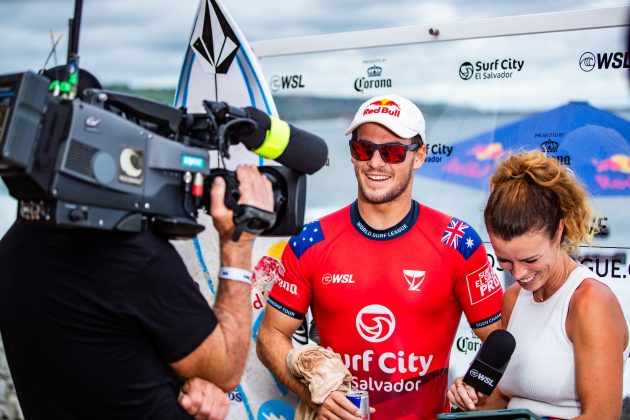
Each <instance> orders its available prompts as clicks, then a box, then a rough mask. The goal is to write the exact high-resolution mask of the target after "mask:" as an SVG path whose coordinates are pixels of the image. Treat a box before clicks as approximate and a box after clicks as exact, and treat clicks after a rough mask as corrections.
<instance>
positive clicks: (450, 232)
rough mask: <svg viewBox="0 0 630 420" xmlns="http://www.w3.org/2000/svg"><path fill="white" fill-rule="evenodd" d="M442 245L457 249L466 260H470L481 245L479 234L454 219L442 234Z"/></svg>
mask: <svg viewBox="0 0 630 420" xmlns="http://www.w3.org/2000/svg"><path fill="white" fill-rule="evenodd" d="M441 241H442V243H443V244H444V245H447V246H450V247H451V248H454V249H456V250H457V251H458V252H459V253H460V254H462V256H463V257H464V259H466V260H467V259H468V258H470V256H471V255H472V254H474V253H475V251H476V250H477V248H479V246H480V245H481V238H480V237H479V235H478V234H477V232H476V231H475V230H474V229H473V228H471V227H470V226H469V225H467V224H466V223H464V222H462V221H461V220H459V219H457V218H455V217H453V218H452V219H451V221H450V222H449V224H448V226H447V227H446V229H445V230H444V233H443V234H442V239H441Z"/></svg>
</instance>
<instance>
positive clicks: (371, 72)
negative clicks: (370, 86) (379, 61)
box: [367, 64, 383, 77]
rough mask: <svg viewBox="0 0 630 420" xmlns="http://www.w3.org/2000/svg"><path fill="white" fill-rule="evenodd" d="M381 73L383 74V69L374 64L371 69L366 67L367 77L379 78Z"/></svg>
mask: <svg viewBox="0 0 630 420" xmlns="http://www.w3.org/2000/svg"><path fill="white" fill-rule="evenodd" d="M381 73H383V68H382V67H379V66H377V65H376V64H374V65H373V66H372V67H368V69H367V74H368V77H381Z"/></svg>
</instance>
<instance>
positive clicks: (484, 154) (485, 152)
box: [467, 143, 503, 161]
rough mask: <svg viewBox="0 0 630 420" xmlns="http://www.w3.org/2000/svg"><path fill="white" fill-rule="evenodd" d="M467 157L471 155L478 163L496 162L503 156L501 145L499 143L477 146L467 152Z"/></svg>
mask: <svg viewBox="0 0 630 420" xmlns="http://www.w3.org/2000/svg"><path fill="white" fill-rule="evenodd" d="M467 155H472V156H474V157H475V159H477V160H479V161H483V160H497V159H499V158H500V157H501V155H503V145H502V144H501V143H489V144H477V145H476V146H475V147H473V148H471V149H470V150H469V151H468V153H467Z"/></svg>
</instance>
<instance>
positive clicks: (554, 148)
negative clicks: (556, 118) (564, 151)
mask: <svg viewBox="0 0 630 420" xmlns="http://www.w3.org/2000/svg"><path fill="white" fill-rule="evenodd" d="M558 146H559V145H558V142H557V141H553V140H547V141H546V142H544V143H541V144H540V151H541V152H545V153H556V152H558Z"/></svg>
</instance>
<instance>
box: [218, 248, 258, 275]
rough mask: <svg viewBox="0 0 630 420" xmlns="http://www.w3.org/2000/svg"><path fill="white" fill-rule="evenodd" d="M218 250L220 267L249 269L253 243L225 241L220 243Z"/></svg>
mask: <svg viewBox="0 0 630 420" xmlns="http://www.w3.org/2000/svg"><path fill="white" fill-rule="evenodd" d="M220 248H221V249H220V251H221V266H225V267H237V268H243V269H247V270H249V269H250V268H251V266H252V248H253V241H238V242H234V241H225V242H221V244H220Z"/></svg>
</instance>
